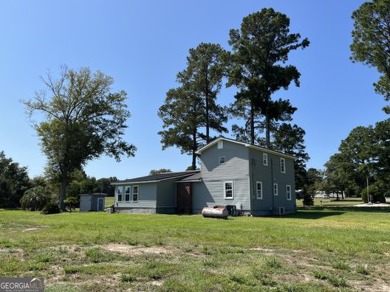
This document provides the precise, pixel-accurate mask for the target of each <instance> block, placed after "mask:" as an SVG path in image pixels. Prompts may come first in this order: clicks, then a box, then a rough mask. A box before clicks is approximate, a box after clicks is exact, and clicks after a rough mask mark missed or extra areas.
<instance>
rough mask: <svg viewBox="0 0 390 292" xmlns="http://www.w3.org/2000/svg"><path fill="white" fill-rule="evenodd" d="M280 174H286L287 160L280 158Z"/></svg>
mask: <svg viewBox="0 0 390 292" xmlns="http://www.w3.org/2000/svg"><path fill="white" fill-rule="evenodd" d="M280 172H281V173H286V159H284V158H280Z"/></svg>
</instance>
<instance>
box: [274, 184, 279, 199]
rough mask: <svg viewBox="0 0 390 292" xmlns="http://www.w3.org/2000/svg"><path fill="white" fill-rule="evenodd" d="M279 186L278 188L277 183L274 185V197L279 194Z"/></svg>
mask: <svg viewBox="0 0 390 292" xmlns="http://www.w3.org/2000/svg"><path fill="white" fill-rule="evenodd" d="M278 189H279V186H278V184H277V183H274V196H277V195H278V193H279V190H278Z"/></svg>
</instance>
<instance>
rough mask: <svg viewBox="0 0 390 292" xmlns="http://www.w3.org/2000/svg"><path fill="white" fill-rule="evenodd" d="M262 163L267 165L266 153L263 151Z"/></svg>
mask: <svg viewBox="0 0 390 292" xmlns="http://www.w3.org/2000/svg"><path fill="white" fill-rule="evenodd" d="M263 165H264V166H267V165H268V154H267V153H263Z"/></svg>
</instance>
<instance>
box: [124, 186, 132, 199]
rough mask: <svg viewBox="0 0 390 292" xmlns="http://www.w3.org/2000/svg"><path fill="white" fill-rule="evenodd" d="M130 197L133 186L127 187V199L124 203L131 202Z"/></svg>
mask: <svg viewBox="0 0 390 292" xmlns="http://www.w3.org/2000/svg"><path fill="white" fill-rule="evenodd" d="M127 191H128V192H127ZM127 196H128V197H129V198H128V199H127V198H126V197H127ZM130 196H131V186H125V199H124V202H130Z"/></svg>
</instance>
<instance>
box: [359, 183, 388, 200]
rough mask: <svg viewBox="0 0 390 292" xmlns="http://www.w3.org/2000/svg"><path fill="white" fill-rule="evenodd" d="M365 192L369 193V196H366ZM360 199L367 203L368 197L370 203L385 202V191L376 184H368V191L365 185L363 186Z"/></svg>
mask: <svg viewBox="0 0 390 292" xmlns="http://www.w3.org/2000/svg"><path fill="white" fill-rule="evenodd" d="M367 193H368V194H369V195H370V198H367ZM362 199H363V201H364V202H366V203H368V201H369V200H368V199H370V202H372V203H377V202H379V203H386V198H385V191H384V190H383V189H382V188H380V187H379V186H378V185H377V184H372V185H370V186H368V192H367V187H365V188H364V189H363V191H362Z"/></svg>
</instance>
